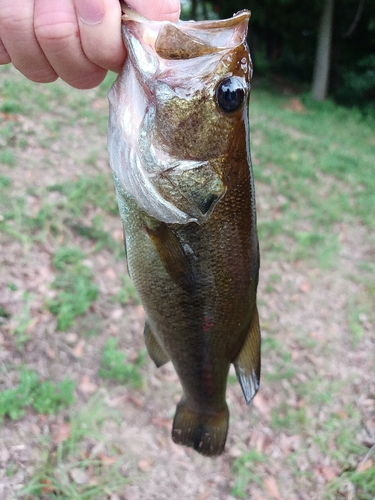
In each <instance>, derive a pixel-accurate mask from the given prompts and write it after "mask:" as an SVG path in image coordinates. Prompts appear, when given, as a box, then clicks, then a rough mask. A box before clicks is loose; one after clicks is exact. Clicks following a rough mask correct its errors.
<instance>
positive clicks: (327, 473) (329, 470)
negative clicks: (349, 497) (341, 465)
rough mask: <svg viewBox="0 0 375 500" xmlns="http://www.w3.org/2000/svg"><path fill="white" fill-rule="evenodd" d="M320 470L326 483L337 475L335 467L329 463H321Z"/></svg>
mask: <svg viewBox="0 0 375 500" xmlns="http://www.w3.org/2000/svg"><path fill="white" fill-rule="evenodd" d="M321 472H322V475H323V477H324V479H325V480H326V481H327V483H328V482H329V481H332V480H333V479H335V478H336V477H337V474H336V471H335V469H334V468H333V467H330V466H329V465H323V466H322V467H321Z"/></svg>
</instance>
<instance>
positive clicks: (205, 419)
mask: <svg viewBox="0 0 375 500" xmlns="http://www.w3.org/2000/svg"><path fill="white" fill-rule="evenodd" d="M228 423H229V410H228V407H227V405H225V408H224V409H223V410H222V411H221V412H219V413H215V414H206V413H196V412H193V411H191V410H189V409H188V408H187V406H186V404H185V403H184V402H183V401H180V402H179V403H178V405H177V408H176V414H175V417H174V421H173V429H172V439H173V441H174V442H175V443H177V444H182V445H184V446H190V447H192V448H194V449H195V450H196V451H197V452H198V453H201V454H202V455H206V456H215V455H220V454H221V453H222V452H223V450H224V446H225V441H226V439H227V433H228Z"/></svg>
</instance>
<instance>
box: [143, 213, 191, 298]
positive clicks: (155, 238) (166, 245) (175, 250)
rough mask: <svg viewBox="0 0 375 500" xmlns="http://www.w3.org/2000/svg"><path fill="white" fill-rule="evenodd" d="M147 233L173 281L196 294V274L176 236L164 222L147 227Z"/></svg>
mask: <svg viewBox="0 0 375 500" xmlns="http://www.w3.org/2000/svg"><path fill="white" fill-rule="evenodd" d="M146 231H147V233H148V235H149V237H150V239H151V241H152V243H153V244H154V247H155V249H156V251H157V253H158V255H159V257H160V260H161V261H162V263H163V265H164V267H165V269H166V271H167V273H168V274H169V276H170V277H171V278H172V280H173V281H174V282H175V283H176V285H178V286H180V287H181V288H182V289H183V290H185V291H186V292H188V293H194V291H195V279H194V274H193V271H192V268H191V265H190V262H189V260H188V258H187V255H186V254H185V252H184V249H183V247H182V245H181V243H180V240H179V239H178V237H177V236H176V234H175V233H174V232H173V231H172V229H171V228H170V227H169V226H168V225H167V224H165V223H164V222H160V224H158V225H157V226H156V227H152V228H151V227H149V226H146Z"/></svg>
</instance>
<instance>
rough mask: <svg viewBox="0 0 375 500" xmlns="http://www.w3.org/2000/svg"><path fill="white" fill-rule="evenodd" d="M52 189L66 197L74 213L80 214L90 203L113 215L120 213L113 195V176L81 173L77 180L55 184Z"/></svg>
mask: <svg viewBox="0 0 375 500" xmlns="http://www.w3.org/2000/svg"><path fill="white" fill-rule="evenodd" d="M49 190H50V191H57V192H59V193H61V194H63V195H64V196H65V197H66V202H65V203H64V205H66V206H67V207H68V208H69V210H70V211H71V214H72V215H75V216H80V215H82V213H83V212H84V209H85V206H87V205H88V204H91V205H94V206H97V207H100V208H102V209H103V210H105V211H106V212H107V213H110V214H111V215H117V214H118V208H117V203H116V197H115V196H113V182H112V178H111V177H110V176H109V175H108V176H104V175H93V176H86V175H81V176H80V177H78V179H77V180H76V181H67V182H63V183H61V184H53V185H52V186H50V187H49Z"/></svg>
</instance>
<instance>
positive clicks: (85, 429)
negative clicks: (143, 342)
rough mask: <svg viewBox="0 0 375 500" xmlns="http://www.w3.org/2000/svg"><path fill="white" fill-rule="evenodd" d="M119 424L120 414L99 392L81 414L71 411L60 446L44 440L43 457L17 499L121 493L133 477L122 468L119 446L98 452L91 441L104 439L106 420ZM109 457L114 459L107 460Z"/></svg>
mask: <svg viewBox="0 0 375 500" xmlns="http://www.w3.org/2000/svg"><path fill="white" fill-rule="evenodd" d="M111 420H112V421H115V422H117V423H118V421H119V419H118V416H117V414H116V413H115V412H114V411H113V410H111V409H109V408H108V407H106V405H105V402H104V399H103V397H102V396H101V395H96V396H94V397H93V398H91V400H90V401H89V402H88V403H87V404H86V405H85V407H84V408H83V409H82V410H80V411H79V412H78V413H77V412H76V411H72V412H71V415H70V417H69V419H68V420H67V422H66V423H65V426H66V427H65V436H63V437H62V438H61V441H60V442H58V443H57V445H56V444H55V443H54V442H53V441H52V440H50V439H47V440H44V441H42V442H41V453H40V455H41V460H40V461H39V463H38V464H37V466H36V467H35V470H34V472H33V474H32V475H31V477H30V478H29V479H28V481H27V482H26V484H25V485H24V487H23V488H22V490H21V491H20V493H19V495H20V496H19V497H18V498H22V499H27V500H34V499H35V500H36V499H39V498H51V499H52V498H53V499H60V500H98V499H99V498H106V497H107V496H111V495H112V494H115V493H120V492H121V491H122V490H123V488H124V486H125V485H126V484H128V483H129V482H130V480H129V479H128V478H127V477H126V476H125V475H124V474H123V472H122V471H121V466H122V459H121V457H118V456H117V452H116V449H114V448H109V447H108V446H107V447H106V448H104V449H103V448H102V452H101V453H100V452H99V451H95V447H94V448H92V446H91V445H90V443H91V442H92V441H101V440H102V427H103V424H104V423H105V422H108V421H111ZM106 457H108V458H112V457H114V458H113V460H108V463H106Z"/></svg>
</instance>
